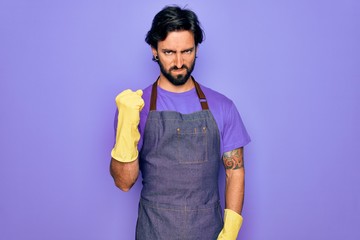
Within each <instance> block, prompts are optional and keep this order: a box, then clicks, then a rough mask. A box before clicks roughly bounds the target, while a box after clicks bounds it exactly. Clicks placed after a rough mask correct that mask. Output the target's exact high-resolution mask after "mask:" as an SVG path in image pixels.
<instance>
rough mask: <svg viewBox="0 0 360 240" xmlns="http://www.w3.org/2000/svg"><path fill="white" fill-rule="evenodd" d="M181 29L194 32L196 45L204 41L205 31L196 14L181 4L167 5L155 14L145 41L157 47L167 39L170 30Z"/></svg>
mask: <svg viewBox="0 0 360 240" xmlns="http://www.w3.org/2000/svg"><path fill="white" fill-rule="evenodd" d="M181 30H186V31H191V32H192V33H193V34H194V40H195V46H197V45H198V44H199V43H202V41H203V38H204V36H203V35H204V32H203V30H202V29H201V26H200V22H199V20H198V17H197V16H196V14H195V13H194V12H193V11H191V10H189V9H181V8H180V7H179V6H166V7H164V8H163V9H162V10H161V11H160V12H158V13H157V14H156V15H155V17H154V19H153V22H152V25H151V29H150V31H148V33H147V35H146V38H145V42H146V43H148V44H149V45H150V46H152V47H153V48H157V44H158V42H159V41H163V40H165V38H166V37H167V35H168V33H169V32H173V31H181Z"/></svg>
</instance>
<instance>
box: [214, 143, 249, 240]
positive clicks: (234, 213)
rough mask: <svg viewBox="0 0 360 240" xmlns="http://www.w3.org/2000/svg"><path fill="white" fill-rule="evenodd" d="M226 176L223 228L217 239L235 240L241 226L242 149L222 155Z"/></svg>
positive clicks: (243, 182)
mask: <svg viewBox="0 0 360 240" xmlns="http://www.w3.org/2000/svg"><path fill="white" fill-rule="evenodd" d="M223 162H224V166H225V174H226V186H225V213H224V227H223V229H222V231H221V232H220V234H219V237H218V239H226V240H235V239H236V237H237V235H238V232H239V230H240V228H241V224H242V216H241V211H242V207H243V203H244V192H245V169H244V157H243V148H242V147H241V148H237V149H234V150H232V151H229V152H225V153H224V155H223Z"/></svg>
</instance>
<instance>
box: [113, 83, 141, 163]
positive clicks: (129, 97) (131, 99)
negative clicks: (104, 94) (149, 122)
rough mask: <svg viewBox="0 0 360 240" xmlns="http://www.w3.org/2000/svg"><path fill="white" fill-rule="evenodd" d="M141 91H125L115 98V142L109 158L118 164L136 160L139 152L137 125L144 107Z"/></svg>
mask: <svg viewBox="0 0 360 240" xmlns="http://www.w3.org/2000/svg"><path fill="white" fill-rule="evenodd" d="M142 94H143V93H142V91H141V90H137V91H136V92H133V91H131V90H130V89H127V90H125V91H123V92H121V93H120V94H119V95H117V96H116V99H115V102H116V106H117V108H118V111H119V113H118V122H117V129H116V142H115V146H114V148H113V149H112V151H111V156H112V158H114V159H115V160H118V161H120V162H132V161H134V160H136V159H137V157H138V155H139V152H138V149H137V144H138V142H139V140H140V133H139V130H138V125H139V122H140V111H141V110H142V109H143V107H144V100H143V99H142V97H141V96H142Z"/></svg>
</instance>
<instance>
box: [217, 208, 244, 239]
mask: <svg viewBox="0 0 360 240" xmlns="http://www.w3.org/2000/svg"><path fill="white" fill-rule="evenodd" d="M242 222H243V218H242V216H241V215H240V214H238V213H237V212H234V211H233V210H231V209H225V212H224V227H223V229H222V230H221V232H220V233H219V236H218V238H217V239H218V240H235V239H236V238H237V235H238V233H239V230H240V228H241V225H242Z"/></svg>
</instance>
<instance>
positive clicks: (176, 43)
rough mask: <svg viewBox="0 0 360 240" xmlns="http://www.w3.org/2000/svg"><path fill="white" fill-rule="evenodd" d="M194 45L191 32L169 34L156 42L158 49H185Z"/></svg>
mask: <svg viewBox="0 0 360 240" xmlns="http://www.w3.org/2000/svg"><path fill="white" fill-rule="evenodd" d="M194 45H195V39H194V34H193V33H192V32H191V31H174V32H169V33H168V35H167V36H166V38H165V40H163V41H159V42H158V48H159V49H174V50H175V49H187V48H192V47H194Z"/></svg>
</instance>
